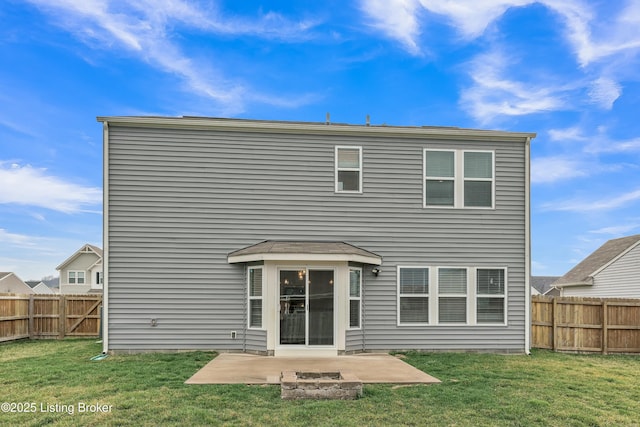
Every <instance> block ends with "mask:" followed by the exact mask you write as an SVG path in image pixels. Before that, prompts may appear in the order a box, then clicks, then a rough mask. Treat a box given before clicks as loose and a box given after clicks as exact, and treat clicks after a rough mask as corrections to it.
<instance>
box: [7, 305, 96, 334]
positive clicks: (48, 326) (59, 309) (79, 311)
mask: <svg viewBox="0 0 640 427" xmlns="http://www.w3.org/2000/svg"><path fill="white" fill-rule="evenodd" d="M101 305H102V295H93V294H92V295H14V294H0V342H3V341H12V340H17V339H23V338H33V339H43V338H44V339H47V338H54V339H55V338H58V339H61V338H64V337H67V336H75V337H97V336H99V335H100V306H101Z"/></svg>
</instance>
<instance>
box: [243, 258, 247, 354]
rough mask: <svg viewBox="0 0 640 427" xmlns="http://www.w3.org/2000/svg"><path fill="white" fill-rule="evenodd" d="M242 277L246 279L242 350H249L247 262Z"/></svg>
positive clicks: (244, 351)
mask: <svg viewBox="0 0 640 427" xmlns="http://www.w3.org/2000/svg"><path fill="white" fill-rule="evenodd" d="M242 278H243V281H244V301H245V304H244V310H243V311H244V316H243V322H244V329H243V332H242V352H243V353H246V352H247V332H248V331H249V268H248V266H247V265H246V264H244V269H243V273H242Z"/></svg>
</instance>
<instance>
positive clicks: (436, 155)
mask: <svg viewBox="0 0 640 427" xmlns="http://www.w3.org/2000/svg"><path fill="white" fill-rule="evenodd" d="M455 157H456V153H455V151H441V150H425V151H424V175H425V184H424V204H425V206H450V207H454V206H455Z"/></svg>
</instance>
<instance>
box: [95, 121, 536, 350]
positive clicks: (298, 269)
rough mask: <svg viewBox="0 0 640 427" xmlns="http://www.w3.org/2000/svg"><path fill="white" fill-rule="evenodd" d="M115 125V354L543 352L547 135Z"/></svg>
mask: <svg viewBox="0 0 640 427" xmlns="http://www.w3.org/2000/svg"><path fill="white" fill-rule="evenodd" d="M98 120H99V121H101V122H102V123H103V126H104V145H105V146H104V153H105V167H104V170H105V177H104V180H105V185H104V191H105V204H104V225H105V230H104V236H105V242H104V245H105V257H104V267H105V273H106V274H105V278H106V280H105V310H104V313H105V323H106V327H107V328H106V333H105V337H104V349H105V351H116V352H118V351H121V352H136V351H153V350H184V349H215V350H223V351H247V352H258V353H263V354H275V355H295V354H298V355H299V354H308V355H336V354H342V353H344V352H362V351H383V350H391V349H398V350H402V349H405V350H406V349H417V350H462V351H464V350H474V351H498V352H520V353H523V352H528V350H529V323H530V322H529V306H530V304H529V303H530V286H529V275H530V268H529V262H530V261H529V259H530V257H529V143H530V140H531V138H533V137H534V136H535V134H531V133H519V132H502V131H486V130H473V129H460V128H443V127H395V126H386V125H383V126H363V125H336V124H329V123H327V124H325V123H297V122H273V121H256V120H234V119H213V118H187V117H184V118H162V117H99V118H98Z"/></svg>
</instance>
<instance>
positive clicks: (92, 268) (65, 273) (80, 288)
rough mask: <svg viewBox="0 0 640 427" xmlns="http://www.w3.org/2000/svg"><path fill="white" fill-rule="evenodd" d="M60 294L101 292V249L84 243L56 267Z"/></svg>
mask: <svg viewBox="0 0 640 427" xmlns="http://www.w3.org/2000/svg"><path fill="white" fill-rule="evenodd" d="M56 270H58V271H59V272H60V293H61V294H84V293H87V292H98V293H100V292H102V282H103V280H102V249H100V248H99V247H97V246H93V245H89V244H86V245H84V246H82V247H81V248H80V249H78V250H77V251H76V253H74V254H73V255H71V256H70V257H69V258H67V260H66V261H64V262H63V263H62V264H60V265H59V266H58V267H56Z"/></svg>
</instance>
